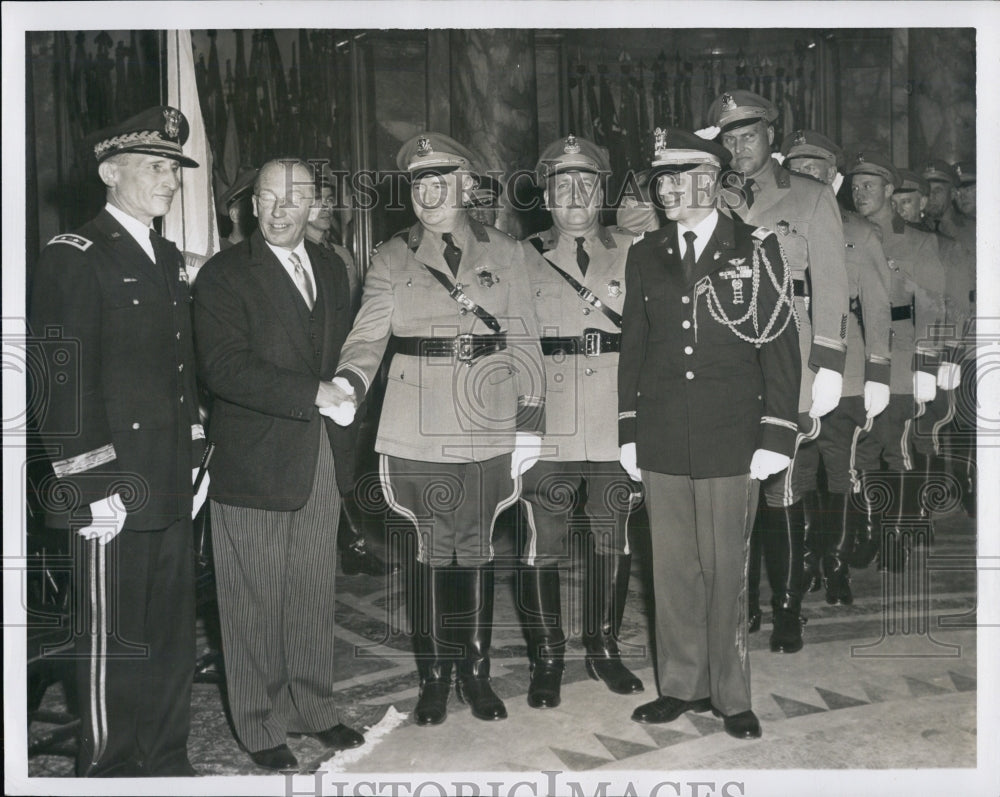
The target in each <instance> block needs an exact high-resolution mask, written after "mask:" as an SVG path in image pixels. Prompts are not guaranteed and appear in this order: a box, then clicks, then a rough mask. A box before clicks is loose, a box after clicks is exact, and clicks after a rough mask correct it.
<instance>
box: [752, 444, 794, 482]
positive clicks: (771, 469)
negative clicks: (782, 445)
mask: <svg viewBox="0 0 1000 797" xmlns="http://www.w3.org/2000/svg"><path fill="white" fill-rule="evenodd" d="M791 461H792V458H791V457H786V456H785V455H784V454H779V453H778V452H777V451H768V450H767V449H766V448H758V449H757V450H756V451H754V452H753V459H751V460H750V478H751V479H757V480H758V481H763V480H764V479H766V478H767V477H768V476H773V475H774V474H775V473H781V471H783V470H784V469H785V468H787V467H788V465H789V463H791Z"/></svg>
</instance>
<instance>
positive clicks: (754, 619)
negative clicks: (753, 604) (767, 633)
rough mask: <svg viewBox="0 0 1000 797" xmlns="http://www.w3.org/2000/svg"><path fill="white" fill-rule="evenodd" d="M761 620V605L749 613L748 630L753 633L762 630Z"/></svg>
mask: <svg viewBox="0 0 1000 797" xmlns="http://www.w3.org/2000/svg"><path fill="white" fill-rule="evenodd" d="M760 620H761V612H760V607H759V606H758V607H757V608H756V609H751V610H750V614H749V619H748V622H747V631H748V632H749V633H751V634H753V633H755V632H757V631H760Z"/></svg>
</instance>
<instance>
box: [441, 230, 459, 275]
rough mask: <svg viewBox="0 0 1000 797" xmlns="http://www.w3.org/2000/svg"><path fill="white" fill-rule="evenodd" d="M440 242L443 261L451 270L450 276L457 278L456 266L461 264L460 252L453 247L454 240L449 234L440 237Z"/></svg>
mask: <svg viewBox="0 0 1000 797" xmlns="http://www.w3.org/2000/svg"><path fill="white" fill-rule="evenodd" d="M441 240H442V241H444V260H445V262H446V263H447V264H448V268H450V269H451V275H452V276H453V277H457V276H458V264H459V263H461V262H462V250H461V249H459V248H458V247H457V246H455V239H454V238H453V237H452V234H451V233H450V232H446V233H445V234H444V235H442V236H441Z"/></svg>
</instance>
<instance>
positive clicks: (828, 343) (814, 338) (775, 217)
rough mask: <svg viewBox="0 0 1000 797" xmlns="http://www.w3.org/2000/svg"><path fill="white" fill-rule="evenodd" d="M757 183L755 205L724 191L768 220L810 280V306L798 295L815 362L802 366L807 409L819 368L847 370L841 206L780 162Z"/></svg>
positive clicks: (748, 218)
mask: <svg viewBox="0 0 1000 797" xmlns="http://www.w3.org/2000/svg"><path fill="white" fill-rule="evenodd" d="M757 184H758V186H759V190H758V191H757V192H755V194H754V197H755V198H754V203H753V207H752V208H750V209H749V210H748V209H747V207H746V205H745V203H743V200H742V196H739V197H737V196H736V195H735V193H734V192H732V191H724V192H723V196H724V197H727V199H729V200H733V199H734V198H735V199H737V200H738V201H736V202H733V203H732V205H733V207H734V210H735V212H736V213H738V214H739V216H740V218H742V219H743V221H745V222H746V223H747V224H751V225H754V226H756V225H762V226H764V227H767V228H768V229H770V230H773V231H774V232H775V233H776V234H777V236H778V241H779V243H780V244H781V248H782V249H783V250H784V252H785V256H786V257H787V258H788V265H789V267H790V268H791V270H792V276H793V277H794V278H795V279H797V280H804V281H806V282H807V284H808V285H809V288H810V299H809V307H808V312H806V303H805V301H804V300H803V299H801V298H800V299H797V300H796V306H797V309H798V311H799V316H800V321H801V338H802V340H801V342H800V350H801V351H802V359H803V362H806V363H808V364H809V365H810V366H812V369H809V368H804V369H803V372H802V375H803V377H804V378H803V381H802V386H801V390H800V393H799V409H800V410H802V411H805V410H808V408H809V406H810V405H811V403H812V374H813V370H814V369H819V368H829V369H830V370H832V371H836V372H837V373H841V374H842V373H843V372H844V359H845V356H846V351H847V314H848V306H849V298H848V297H849V291H848V284H847V270H846V267H845V265H844V230H843V226H842V223H841V217H840V208H839V207H838V205H837V199H836V197H835V196H834V194H833V191H831V190H830V188H829V186H827V185H825V184H823V183H821V182H819V181H818V180H813V179H811V178H809V177H803V176H802V175H799V174H793V173H792V172H789V171H788V170H787V169H785V168H783V167H782V166H780V165H779V164H778V163H777V162H774V163H772V164H770V166H769V168H768V169H765V170H764V172H763V174H762V175H761V176H760V177H759V178H758V179H757Z"/></svg>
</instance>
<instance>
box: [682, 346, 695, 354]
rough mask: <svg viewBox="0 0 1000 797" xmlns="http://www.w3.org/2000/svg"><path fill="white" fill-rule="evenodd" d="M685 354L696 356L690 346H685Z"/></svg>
mask: <svg viewBox="0 0 1000 797" xmlns="http://www.w3.org/2000/svg"><path fill="white" fill-rule="evenodd" d="M684 353H685V354H694V349H692V348H691V347H690V346H685V347H684Z"/></svg>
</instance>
